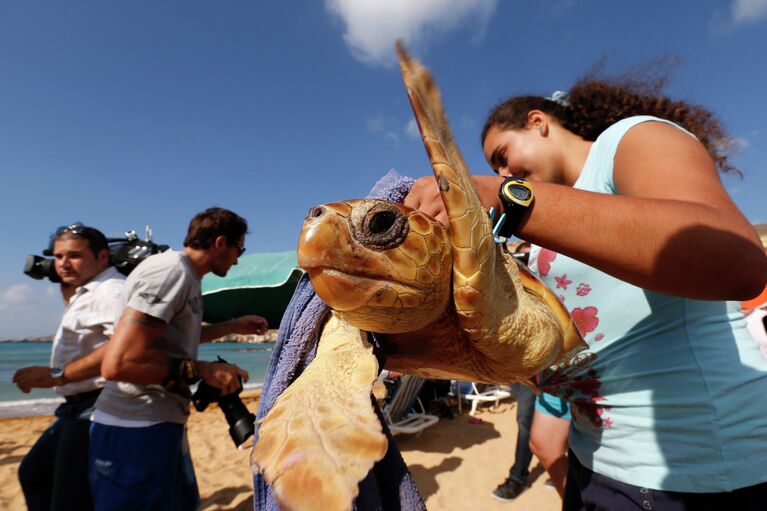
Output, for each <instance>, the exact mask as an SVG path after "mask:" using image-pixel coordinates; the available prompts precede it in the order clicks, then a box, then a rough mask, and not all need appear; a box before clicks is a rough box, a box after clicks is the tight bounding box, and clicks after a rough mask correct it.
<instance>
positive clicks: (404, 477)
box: [253, 171, 426, 511]
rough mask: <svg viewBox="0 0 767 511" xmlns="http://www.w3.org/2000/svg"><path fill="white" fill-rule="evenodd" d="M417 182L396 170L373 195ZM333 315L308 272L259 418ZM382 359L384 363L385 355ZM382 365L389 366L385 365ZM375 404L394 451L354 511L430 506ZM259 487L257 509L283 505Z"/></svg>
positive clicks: (394, 193) (278, 346)
mask: <svg viewBox="0 0 767 511" xmlns="http://www.w3.org/2000/svg"><path fill="white" fill-rule="evenodd" d="M412 186H413V179H412V178H409V177H405V176H401V175H399V174H398V173H397V172H395V171H390V172H389V173H388V174H386V175H385V176H384V177H383V178H382V179H381V180H380V181H378V183H376V185H375V186H374V187H373V189H372V190H371V191H370V195H369V197H370V198H377V199H385V200H390V201H392V202H400V203H401V202H402V201H403V200H404V198H405V196H406V195H407V193H408V192H409V191H410V188H411V187H412ZM328 313H329V308H328V306H327V305H325V304H324V303H323V302H322V300H320V298H319V296H317V294H316V293H315V292H314V289H313V288H312V285H311V283H310V282H309V279H308V277H307V276H306V275H304V276H303V278H302V279H301V280H300V281H299V283H298V285H297V286H296V291H295V292H294V293H293V298H292V299H291V300H290V304H289V305H288V308H287V310H286V311H285V314H284V316H283V317H282V323H281V324H280V333H279V336H278V338H277V342H276V343H275V345H274V351H273V353H272V358H271V360H270V362H269V368H268V369H267V372H266V377H265V379H264V386H263V389H262V393H261V399H260V402H259V405H258V413H257V414H256V421H260V420H261V419H263V418H264V417H265V416H266V414H267V413H269V410H271V408H272V406H273V405H274V402H275V401H276V400H277V397H279V395H280V394H281V393H282V391H283V390H285V389H286V388H287V387H288V386H289V385H290V384H291V383H292V382H293V381H294V380H295V379H296V378H298V376H300V375H301V372H302V371H303V370H304V369H305V368H306V366H307V365H309V363H310V362H311V361H312V360H313V359H314V356H315V354H316V352H317V342H318V340H319V334H320V328H321V326H322V323H323V321H324V320H325V318H326V316H327V314H328ZM371 340H372V342H373V344H374V346H375V347H374V351H375V352H377V353H380V350H379V349H378V346H380V343H379V342H378V339H377V338H376V336H375V335H373V336H372V339H371ZM377 356H378V355H377ZM380 362H382V361H381V360H380V359H379V363H380ZM379 365H380V366H383V364H382V363H380V364H379ZM374 407H375V411H376V414H377V415H378V417H379V420H380V421H381V424H382V425H383V429H384V433H385V434H386V437H387V439H388V449H387V451H386V454H385V455H384V457H383V459H381V460H380V461H379V462H378V463H376V464H375V466H374V467H373V469H372V470H371V471H370V472H369V473H368V475H367V477H365V479H363V480H362V481H360V484H359V489H360V492H359V495H358V496H357V498H356V499H355V501H354V509H355V510H357V511H378V510H381V511H383V510H408V511H409V510H413V511H418V510H425V509H426V507H425V505H424V503H423V499H422V498H421V495H420V494H419V493H418V489H417V488H416V486H415V482H414V481H413V478H412V476H411V475H410V472H408V470H407V467H406V466H405V462H404V461H403V459H402V456H401V455H400V453H399V450H398V449H397V445H396V444H395V442H394V441H393V439H392V436H391V433H390V432H389V429H388V428H387V427H386V425H385V421H384V420H383V417H382V416H381V411H380V409H379V408H378V405H377V404H375V403H374ZM255 441H258V424H256V434H255ZM253 490H254V495H253V508H254V509H255V510H257V511H273V510H277V509H279V507H278V506H277V503H276V501H275V500H274V497H273V495H272V488H271V487H270V486H269V485H268V484H266V481H264V479H263V477H261V475H260V474H257V475H255V476H254V478H253Z"/></svg>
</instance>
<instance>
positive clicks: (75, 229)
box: [56, 224, 112, 264]
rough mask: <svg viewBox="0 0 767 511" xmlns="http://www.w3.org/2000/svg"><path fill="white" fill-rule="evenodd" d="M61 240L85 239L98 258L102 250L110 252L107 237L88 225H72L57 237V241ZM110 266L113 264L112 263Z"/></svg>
mask: <svg viewBox="0 0 767 511" xmlns="http://www.w3.org/2000/svg"><path fill="white" fill-rule="evenodd" d="M60 239H83V240H85V241H87V242H88V247H89V248H90V249H91V252H93V255H94V256H96V257H98V255H99V252H101V251H102V250H106V251H107V252H108V251H109V243H108V242H107V237H106V236H104V234H103V233H102V232H101V231H99V230H98V229H96V228H94V227H88V226H86V225H81V224H72V225H70V226H69V227H66V228H64V229H62V230H61V231H60V232H58V233H57V235H56V240H60ZM110 264H112V263H111V261H110Z"/></svg>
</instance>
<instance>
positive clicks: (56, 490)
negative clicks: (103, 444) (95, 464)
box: [19, 417, 93, 511]
mask: <svg viewBox="0 0 767 511" xmlns="http://www.w3.org/2000/svg"><path fill="white" fill-rule="evenodd" d="M89 426H90V422H89V420H88V419H79V418H70V417H61V418H58V419H56V421H55V422H54V423H53V424H51V426H50V427H49V428H48V429H46V430H45V431H44V432H43V434H42V435H40V438H38V440H37V442H36V443H35V445H34V446H32V449H31V450H30V451H29V453H28V454H27V455H26V456H25V457H24V459H23V460H22V461H21V464H20V465H19V481H20V482H21V489H22V490H23V492H24V498H25V499H26V501H27V507H28V508H29V510H30V511H38V510H40V511H42V510H45V511H50V510H54V511H55V510H66V511H69V510H79V509H83V510H85V509H93V501H92V499H91V492H90V485H89V483H88V427H89Z"/></svg>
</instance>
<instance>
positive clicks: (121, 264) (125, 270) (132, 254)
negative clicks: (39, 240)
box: [24, 222, 170, 282]
mask: <svg viewBox="0 0 767 511" xmlns="http://www.w3.org/2000/svg"><path fill="white" fill-rule="evenodd" d="M77 226H82V224H81V223H80V222H76V223H74V224H72V225H70V226H63V227H59V228H58V229H56V232H55V233H53V234H51V237H50V241H49V242H48V248H46V249H45V250H43V255H42V256H39V255H28V256H27V259H26V261H25V262H24V273H25V274H27V275H28V276H30V277H32V278H33V279H37V280H42V279H45V278H47V279H49V280H50V281H51V282H61V278H60V277H59V275H58V273H56V267H55V265H54V264H53V261H54V260H53V259H49V258H47V257H44V256H52V255H53V244H54V243H55V242H56V238H58V236H59V235H61V234H62V233H63V232H65V231H67V230H71V229H72V228H76V227H77ZM107 243H108V245H109V259H110V261H112V264H113V265H114V266H115V268H117V270H118V271H119V272H120V273H122V274H123V275H128V274H129V273H130V272H132V271H133V269H134V268H135V267H136V266H138V264H139V263H140V262H141V261H143V260H144V259H146V258H147V257H149V256H150V255H152V254H157V253H159V252H165V251H166V250H168V248H170V247H168V245H158V244H156V243H154V242H153V241H152V229H150V228H149V226H147V227H146V230H145V239H143V240H141V239H139V237H138V236H137V235H136V231H127V232H126V233H125V236H124V237H122V238H107Z"/></svg>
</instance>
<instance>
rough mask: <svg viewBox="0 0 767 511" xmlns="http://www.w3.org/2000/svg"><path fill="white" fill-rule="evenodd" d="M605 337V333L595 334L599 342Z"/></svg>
mask: <svg viewBox="0 0 767 511" xmlns="http://www.w3.org/2000/svg"><path fill="white" fill-rule="evenodd" d="M604 338H605V334H597V335H595V336H594V340H595V341H597V342H599V341H601V340H602V339H604Z"/></svg>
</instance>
